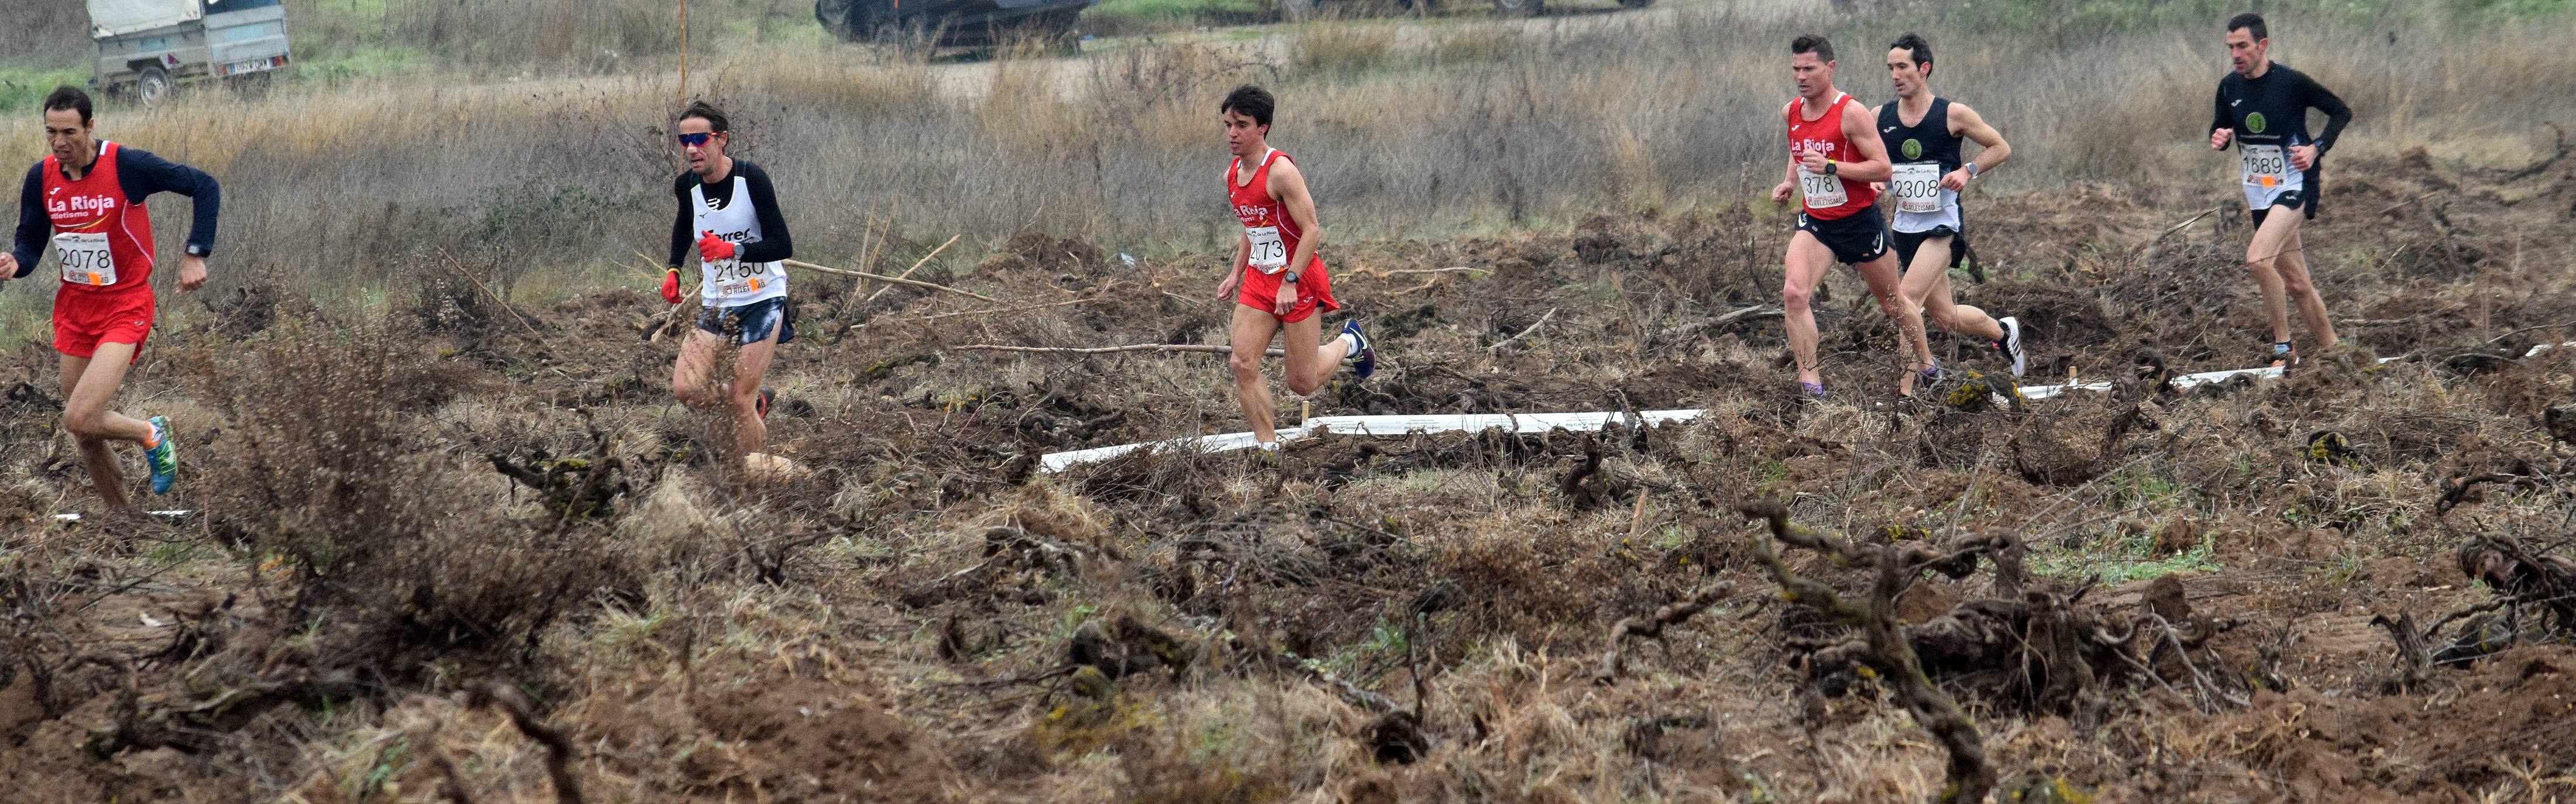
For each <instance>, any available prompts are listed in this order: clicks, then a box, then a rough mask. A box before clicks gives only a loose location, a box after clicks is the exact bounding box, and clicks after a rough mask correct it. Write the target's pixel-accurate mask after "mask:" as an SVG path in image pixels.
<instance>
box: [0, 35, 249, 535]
mask: <svg viewBox="0 0 2576 804" xmlns="http://www.w3.org/2000/svg"><path fill="white" fill-rule="evenodd" d="M44 116H45V144H46V145H47V146H49V147H50V148H51V149H52V154H51V155H49V156H47V157H45V159H44V161H42V162H39V163H37V164H36V166H35V167H34V168H33V169H31V170H29V171H27V181H26V185H25V187H24V188H23V189H22V190H20V192H19V196H18V199H19V200H18V203H19V210H18V234H17V241H16V243H15V245H14V246H13V247H12V248H11V249H10V251H9V253H7V254H0V279H12V278H17V277H23V276H26V275H28V274H30V273H33V272H34V271H35V270H36V263H37V261H39V260H42V259H44V249H45V247H46V246H48V245H50V246H52V247H53V251H54V256H55V258H56V261H57V262H59V263H60V266H59V267H60V268H61V269H62V278H61V282H60V284H59V285H57V286H56V288H55V291H54V351H57V352H60V353H62V374H63V429H64V430H68V431H70V432H71V434H72V437H73V439H74V440H75V441H77V442H79V444H80V462H81V467H82V468H83V469H86V470H88V471H89V477H90V482H91V483H92V484H94V485H96V486H97V487H98V494H99V496H100V497H102V498H105V500H106V501H107V504H108V505H109V506H111V507H116V508H123V507H125V505H126V499H125V478H124V476H123V475H122V474H120V473H118V472H117V469H116V455H115V454H114V453H112V452H109V451H108V445H107V442H109V441H132V442H134V443H136V444H140V445H142V446H143V456H144V460H145V462H146V463H147V464H148V465H149V466H150V468H151V472H152V493H154V494H166V493H168V492H169V491H170V484H171V483H172V482H173V481H174V480H176V479H177V478H178V473H179V455H178V447H177V446H176V445H174V444H172V443H171V438H170V421H169V420H168V419H166V418H163V417H160V416H154V417H152V418H150V419H136V418H133V417H131V416H127V415H124V414H122V413H118V412H116V411H112V410H108V409H107V403H108V401H109V400H111V399H113V398H115V396H116V390H117V386H120V385H123V384H125V371H126V369H127V368H128V367H130V366H132V365H133V363H134V360H135V357H136V354H137V353H138V352H140V351H141V350H142V348H143V341H144V339H145V338H146V337H149V336H150V335H151V334H152V314H153V311H154V309H155V302H154V299H153V297H152V281H151V280H152V268H153V263H154V261H155V259H156V258H157V256H158V255H157V253H156V250H155V249H154V248H153V243H152V216H151V214H149V213H148V212H146V211H145V210H144V207H143V200H144V199H145V198H148V197H150V196H152V195H153V194H155V193H160V192H174V193H178V194H180V195H184V196H188V197H189V198H191V199H193V200H194V203H195V206H196V210H195V213H196V214H195V217H194V220H193V222H192V223H191V225H190V226H189V227H188V244H187V248H186V249H185V256H183V257H181V258H180V259H179V290H180V292H183V293H184V292H187V291H192V290H196V289H197V287H198V286H199V285H203V284H205V283H206V255H207V254H208V253H209V252H211V251H213V250H214V246H215V215H216V211H217V210H218V208H219V207H220V206H221V204H222V194H223V191H222V189H221V188H220V187H218V186H217V185H216V184H215V179H214V177H212V176H208V175H206V173H205V171H201V170H198V169H196V168H192V167H188V166H186V165H181V164H176V163H173V162H171V161H169V160H167V159H162V158H160V157H157V156H153V155H152V154H150V153H147V152H145V151H143V150H141V149H137V148H127V147H124V146H122V145H119V144H117V143H113V142H106V141H102V140H98V139H94V138H92V137H91V136H90V133H91V130H92V121H91V119H90V100H89V95H88V93H84V92H82V91H80V90H79V89H76V88H73V87H68V86H66V87H62V88H59V89H56V90H54V91H53V94H51V95H47V96H46V97H45V107H44ZM49 240H50V242H48V241H49Z"/></svg>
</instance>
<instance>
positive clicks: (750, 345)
mask: <svg viewBox="0 0 2576 804" xmlns="http://www.w3.org/2000/svg"><path fill="white" fill-rule="evenodd" d="M731 127H732V125H731V123H730V121H728V120H727V119H726V118H725V114H724V112H722V111H719V110H717V109H716V107H714V106H710V105H707V104H706V103H705V102H703V101H702V102H698V103H692V104H689V108H688V110H687V111H684V112H681V113H680V122H679V125H678V126H677V129H678V130H679V142H680V150H681V151H682V152H684V153H685V154H686V155H687V156H688V158H689V169H688V170H686V171H683V172H681V173H680V175H679V178H678V179H676V180H674V182H673V183H672V187H671V191H672V194H673V195H674V196H676V197H677V198H678V200H679V206H680V211H679V216H678V217H677V218H676V219H674V220H673V221H672V222H671V259H670V262H669V263H667V265H669V267H670V271H669V272H668V273H666V274H664V275H663V277H662V299H663V300H664V301H668V302H670V303H672V304H679V303H680V302H682V301H684V300H686V298H687V297H685V296H683V295H682V294H681V291H680V264H681V261H682V260H683V259H685V258H686V257H687V256H688V254H689V253H690V252H691V251H695V252H696V253H697V255H698V288H697V296H698V303H699V304H700V305H701V307H700V309H699V312H698V325H697V328H696V329H694V330H692V331H691V332H690V333H689V335H688V339H687V340H685V341H682V342H681V344H680V359H679V361H678V362H677V363H675V364H673V365H672V367H671V394H672V395H673V396H676V397H679V399H680V402H681V404H685V405H688V406H690V407H695V408H702V409H710V410H725V411H728V412H730V413H731V414H732V416H733V432H734V441H733V450H734V452H735V453H737V454H748V453H754V452H759V451H760V450H761V447H762V445H763V444H764V443H765V442H766V441H767V440H768V438H769V429H768V427H767V426H766V425H765V424H764V423H763V421H762V420H764V419H766V418H768V416H769V403H770V401H771V399H773V398H774V395H773V394H771V393H770V391H769V389H766V388H762V387H760V381H761V377H762V376H763V375H766V374H768V373H769V361H770V359H771V358H772V357H773V356H775V355H776V353H777V350H778V345H779V344H782V343H786V342H788V341H792V340H795V339H796V319H795V314H794V311H793V308H791V307H789V306H788V301H787V267H786V266H785V265H784V264H782V263H781V262H780V261H781V260H785V259H787V258H789V257H792V256H795V253H794V251H793V245H792V244H791V243H790V241H789V240H788V237H787V220H786V219H785V218H782V217H780V215H779V209H778V193H777V191H776V190H775V189H773V188H772V187H771V186H770V183H769V174H768V173H766V172H763V171H762V170H761V169H760V166H759V165H754V164H752V163H751V162H750V161H748V160H742V159H735V158H733V157H731V156H726V155H725V146H726V144H727V143H728V141H729V139H730V135H729V134H728V133H727V131H728V129H730V128H731ZM727 351H732V352H734V357H733V359H734V366H733V377H732V380H731V382H730V383H729V384H728V385H727V386H726V387H721V388H719V387H717V383H716V377H715V372H716V367H717V364H718V363H717V361H719V360H722V359H723V358H724V356H725V353H726V352H727Z"/></svg>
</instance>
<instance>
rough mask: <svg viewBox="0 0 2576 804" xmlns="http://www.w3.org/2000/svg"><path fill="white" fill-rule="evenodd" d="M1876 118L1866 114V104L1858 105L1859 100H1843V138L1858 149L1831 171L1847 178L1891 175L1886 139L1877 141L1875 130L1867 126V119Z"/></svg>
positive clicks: (1893, 167)
mask: <svg viewBox="0 0 2576 804" xmlns="http://www.w3.org/2000/svg"><path fill="white" fill-rule="evenodd" d="M1877 119H1878V118H1876V117H1872V116H1870V114H1869V107H1867V106H1862V105H1860V101H1856V100H1848V99H1846V100H1844V101H1843V139H1844V140H1847V141H1849V142H1850V143H1851V144H1852V150H1855V151H1859V152H1860V153H1859V154H1858V155H1859V156H1860V158H1859V159H1854V160H1851V161H1847V162H1843V163H1842V164H1840V165H1837V166H1835V167H1834V175H1836V176H1841V177H1843V178H1844V179H1845V180H1848V181H1886V180H1888V179H1891V178H1895V176H1896V163H1894V162H1890V161H1888V160H1887V143H1885V142H1883V141H1880V140H1879V138H1878V130H1877V129H1874V128H1871V127H1870V125H1871V121H1874V120H1877Z"/></svg>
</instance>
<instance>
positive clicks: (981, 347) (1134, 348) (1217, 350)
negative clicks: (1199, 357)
mask: <svg viewBox="0 0 2576 804" xmlns="http://www.w3.org/2000/svg"><path fill="white" fill-rule="evenodd" d="M948 348H950V349H956V350H959V351H966V352H1029V353H1034V354H1049V355H1105V354H1116V353H1119V352H1199V353H1203V354H1215V355H1230V354H1234V347H1232V346H1210V345H1206V344H1197V343H1138V344H1129V345H1126V346H1093V347H1079V346H1003V345H1000V344H990V343H970V344H967V345H964V346H951V347H948ZM1262 354H1265V355H1269V356H1271V357H1285V356H1287V354H1288V352H1287V350H1284V349H1272V350H1269V351H1266V352H1263V353H1262Z"/></svg>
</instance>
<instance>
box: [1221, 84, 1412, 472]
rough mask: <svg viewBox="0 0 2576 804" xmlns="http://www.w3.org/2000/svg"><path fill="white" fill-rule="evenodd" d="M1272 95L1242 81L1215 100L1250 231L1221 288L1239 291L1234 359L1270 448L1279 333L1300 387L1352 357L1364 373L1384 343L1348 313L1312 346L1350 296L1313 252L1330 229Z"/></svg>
mask: <svg viewBox="0 0 2576 804" xmlns="http://www.w3.org/2000/svg"><path fill="white" fill-rule="evenodd" d="M1274 104H1275V101H1273V100H1272V99H1271V97H1270V93H1269V92H1268V91H1265V90H1263V89H1262V88H1260V87H1256V86H1241V87H1236V88H1235V89H1234V91H1233V92H1229V93H1226V96H1225V102H1224V103H1222V104H1220V105H1219V106H1218V107H1217V114H1218V118H1219V120H1220V121H1222V122H1223V123H1224V124H1225V147H1226V150H1228V151H1231V152H1233V153H1234V164H1233V165H1232V166H1231V167H1228V168H1226V171H1225V191H1226V200H1227V201H1228V202H1230V205H1231V206H1232V207H1233V208H1234V217H1235V220H1236V222H1238V223H1241V224H1243V237H1242V239H1241V240H1240V241H1238V242H1237V244H1236V245H1235V251H1234V262H1233V263H1232V264H1231V265H1229V266H1228V268H1229V270H1228V271H1227V272H1226V276H1225V281H1224V282H1223V283H1220V284H1219V285H1218V286H1217V291H1216V294H1217V297H1218V298H1221V299H1228V298H1230V299H1233V300H1234V324H1233V328H1232V333H1231V335H1232V342H1233V344H1234V357H1233V359H1231V360H1229V361H1227V362H1228V363H1229V364H1231V365H1232V366H1233V368H1234V386H1235V391H1236V395H1237V398H1238V399H1239V401H1241V402H1242V403H1243V416H1244V418H1246V419H1249V420H1251V423H1252V434H1253V436H1254V438H1255V439H1256V440H1257V441H1258V443H1259V446H1260V447H1261V449H1262V450H1263V451H1264V452H1267V453H1276V452H1277V451H1278V450H1279V432H1278V430H1276V429H1275V423H1276V419H1275V418H1274V408H1273V406H1272V404H1271V401H1270V378H1268V377H1264V376H1262V374H1261V358H1262V353H1264V352H1267V351H1269V349H1270V341H1271V339H1272V338H1275V337H1278V335H1279V333H1280V332H1282V331H1285V332H1287V333H1288V390H1289V391H1291V392H1294V393H1297V394H1300V395H1303V394H1310V393H1314V392H1315V389H1317V388H1321V387H1323V385H1324V381H1325V380H1328V379H1331V378H1332V376H1333V372H1334V371H1335V370H1336V369H1339V368H1340V367H1341V364H1342V363H1344V362H1349V363H1350V364H1351V368H1352V373H1354V374H1357V375H1359V376H1360V377H1362V378H1366V377H1368V375H1369V374H1370V373H1371V372H1374V371H1376V370H1377V350H1375V349H1371V348H1369V341H1368V336H1366V335H1362V334H1360V323H1359V322H1358V321H1357V320H1348V321H1343V322H1342V330H1341V332H1340V333H1338V334H1336V335H1335V336H1334V337H1333V339H1332V340H1329V341H1324V342H1323V343H1322V344H1321V345H1319V346H1307V345H1305V344H1309V343H1315V342H1316V338H1317V336H1319V335H1321V334H1323V327H1324V325H1323V322H1322V321H1320V320H1317V319H1316V318H1315V313H1316V312H1317V311H1330V310H1339V309H1342V303H1341V302H1339V301H1335V300H1334V299H1333V285H1332V281H1331V278H1330V277H1327V276H1325V275H1324V258H1323V257H1321V256H1317V255H1316V253H1315V251H1316V249H1317V248H1318V247H1320V246H1322V245H1323V242H1324V230H1323V229H1322V227H1320V226H1318V225H1317V224H1316V223H1315V197H1314V196H1313V195H1311V194H1309V193H1307V192H1306V176H1305V174H1304V173H1301V172H1299V171H1298V170H1297V163H1296V162H1294V161H1291V160H1289V158H1288V155H1287V154H1283V153H1280V152H1279V150H1278V149H1276V148H1272V147H1270V144H1269V142H1268V136H1269V134H1270V112H1271V110H1272V108H1273V106H1274ZM1238 291H1239V292H1238Z"/></svg>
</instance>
